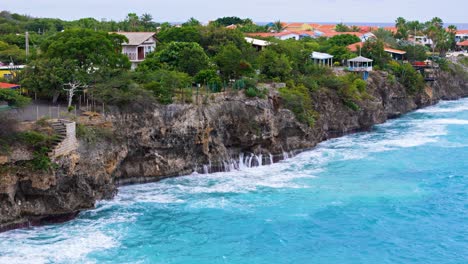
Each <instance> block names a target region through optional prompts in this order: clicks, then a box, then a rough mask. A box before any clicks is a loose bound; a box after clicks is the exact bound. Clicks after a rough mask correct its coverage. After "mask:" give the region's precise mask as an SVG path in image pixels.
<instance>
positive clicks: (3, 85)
mask: <svg viewBox="0 0 468 264" xmlns="http://www.w3.org/2000/svg"><path fill="white" fill-rule="evenodd" d="M20 88H21V85H19V84H13V83H4V82H0V89H2V90H3V89H11V90H16V89H20Z"/></svg>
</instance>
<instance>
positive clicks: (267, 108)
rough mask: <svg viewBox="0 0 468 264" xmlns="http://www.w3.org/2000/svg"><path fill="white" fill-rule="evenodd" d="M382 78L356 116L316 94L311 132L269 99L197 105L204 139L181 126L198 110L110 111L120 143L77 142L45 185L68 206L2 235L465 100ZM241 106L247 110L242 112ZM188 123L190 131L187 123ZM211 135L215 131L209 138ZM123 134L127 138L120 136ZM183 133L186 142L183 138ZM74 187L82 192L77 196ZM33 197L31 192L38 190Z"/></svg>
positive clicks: (465, 90) (459, 94) (464, 90)
mask: <svg viewBox="0 0 468 264" xmlns="http://www.w3.org/2000/svg"><path fill="white" fill-rule="evenodd" d="M380 78H383V77H382V76H380V75H377V74H375V75H374V79H375V80H373V81H372V82H371V85H370V87H369V89H370V90H371V92H372V93H374V95H379V96H381V98H383V99H382V101H381V102H380V103H379V102H373V101H369V102H366V104H363V105H362V106H361V108H362V110H361V111H360V112H354V111H350V110H349V109H347V108H346V107H344V106H343V105H342V103H341V102H340V101H337V100H336V97H334V95H333V94H332V93H330V92H329V91H326V92H325V93H320V94H317V95H316V98H315V99H316V100H317V101H320V102H322V103H321V104H319V105H317V106H316V110H317V111H318V112H320V113H321V114H322V115H323V116H321V118H322V119H319V120H317V124H316V127H315V128H308V127H306V126H304V125H303V124H300V123H298V122H297V120H295V118H294V116H293V115H292V113H291V112H290V111H289V110H284V109H282V108H281V107H279V108H277V109H275V100H277V98H275V96H274V95H272V96H271V97H270V98H269V99H267V100H256V101H251V102H249V104H250V105H248V104H246V103H245V102H242V103H239V102H237V103H236V101H235V100H231V99H230V100H227V101H226V100H222V101H220V102H216V103H215V104H214V105H211V106H206V107H203V111H204V112H203V113H202V115H201V116H202V118H203V120H202V121H203V122H205V123H204V126H202V127H199V131H198V132H200V131H202V132H203V133H205V132H206V131H207V128H210V130H209V132H208V133H205V134H203V135H202V137H201V138H199V137H198V134H197V135H196V136H195V138H194V137H193V135H189V133H187V131H190V130H188V129H187V126H188V125H187V122H188V121H187V120H190V119H191V118H192V119H193V115H192V113H194V112H195V113H197V114H198V115H199V112H198V111H199V110H200V109H197V107H193V106H192V107H190V106H179V108H177V106H168V107H167V108H160V109H156V110H154V111H150V112H149V113H146V114H145V115H133V116H132V115H125V113H123V114H124V117H125V118H123V119H121V120H125V122H123V123H122V124H118V123H117V122H116V120H117V119H120V118H121V117H122V116H119V114H120V115H122V113H121V112H120V113H118V112H116V113H115V114H114V119H113V120H114V124H115V126H116V128H117V129H118V130H119V132H120V133H122V134H123V135H124V136H127V138H125V139H124V141H126V145H125V146H123V145H122V144H117V143H112V144H109V142H104V143H103V144H98V145H95V146H90V145H88V144H82V146H81V148H80V149H79V150H78V155H77V156H78V158H77V156H74V158H70V157H62V158H61V159H60V160H58V162H59V164H60V168H59V169H58V170H57V171H56V172H55V175H54V176H55V177H56V178H57V179H58V180H57V182H58V184H57V185H55V186H54V185H51V186H50V187H49V189H48V190H47V191H50V193H49V194H48V195H56V196H58V197H56V198H57V199H62V197H61V195H65V194H66V193H67V192H71V193H72V195H71V197H72V198H71V200H66V198H63V199H64V200H63V201H62V200H61V202H60V203H57V204H58V205H57V206H59V207H57V208H51V209H48V210H50V211H47V210H42V211H34V209H31V207H29V212H33V213H35V214H36V215H34V216H25V217H23V216H22V217H21V218H19V219H14V220H13V221H10V222H4V223H2V224H0V232H2V231H7V230H11V229H16V228H23V227H29V226H34V225H41V224H47V223H51V222H55V221H57V222H62V221H68V220H71V219H73V218H74V217H76V215H78V213H79V212H80V211H82V210H86V209H89V208H92V207H93V206H94V203H95V202H96V201H97V200H101V199H112V197H113V196H114V195H115V193H116V188H117V187H118V186H123V185H129V184H139V183H147V182H155V181H159V180H161V179H164V178H168V177H176V176H182V175H187V174H190V173H192V172H193V170H196V167H198V168H199V169H200V168H201V167H202V166H201V165H203V164H208V161H209V163H210V164H211V166H212V167H213V168H215V169H213V170H212V171H211V172H218V171H222V169H223V168H225V164H223V162H224V160H228V158H229V159H230V160H236V159H238V158H235V159H232V157H236V155H237V157H238V156H239V155H241V154H242V153H257V154H258V155H261V154H262V153H263V154H264V155H265V156H266V153H269V154H271V155H273V157H274V158H273V159H272V160H273V162H278V161H280V160H283V159H284V154H283V153H284V152H286V153H288V156H291V157H292V156H295V155H297V154H299V153H301V152H304V151H308V150H311V149H313V148H314V147H315V146H316V145H317V144H318V143H320V142H323V141H325V140H328V139H332V138H337V137H341V136H344V135H348V134H352V133H356V132H363V131H368V130H369V129H371V128H372V126H373V125H376V124H381V123H384V122H386V121H387V120H389V119H394V118H398V117H399V116H401V115H403V114H406V113H409V112H412V111H415V110H417V109H421V108H424V107H427V106H431V105H434V104H436V103H438V102H440V100H456V99H460V98H463V97H467V96H468V87H466V86H464V87H452V86H457V84H456V82H455V81H454V80H451V79H448V80H447V84H446V86H444V87H442V86H441V87H432V88H431V89H432V90H431V93H425V94H423V95H422V96H419V97H410V96H408V95H407V94H405V92H404V90H402V87H400V86H398V85H396V86H388V84H386V83H385V82H384V83H382V82H381V81H382V79H380ZM430 95H431V96H432V97H431V96H430ZM385 98H386V99H385ZM392 98H393V99H392ZM382 105H385V107H383V106H382ZM246 108H247V110H245V109H246ZM161 109H162V110H161ZM168 109H169V110H168ZM194 109H195V110H194ZM220 109H224V110H225V112H223V113H221V114H220V113H219V110H220ZM242 109H244V110H242ZM259 109H260V110H259ZM382 109H384V110H382ZM275 110H276V112H275ZM164 111H172V112H171V113H172V115H167V112H164ZM242 111H245V112H242ZM232 113H238V114H239V115H241V116H243V117H245V118H246V119H245V120H255V125H252V124H249V126H247V127H246V128H245V129H247V130H245V129H244V128H242V122H243V123H245V120H243V119H239V120H238V119H236V118H234V117H233V116H232ZM223 114H226V115H227V116H228V117H229V118H231V119H233V120H224V119H223V118H224V117H225V115H223ZM210 115H212V116H210ZM174 116H178V117H179V118H181V117H184V118H185V119H184V118H182V119H183V120H182V121H181V120H178V121H180V122H179V123H177V122H176V123H171V122H175V121H174V118H175V117H174ZM161 117H162V118H161ZM158 118H161V119H158ZM164 118H166V119H164ZM270 118H273V119H274V120H273V121H274V122H273V123H272V124H270V123H271V122H270V121H272V120H269V119H270ZM161 120H163V121H161ZM165 120H169V121H170V122H167V121H165ZM213 120H215V121H216V122H214V121H213ZM219 120H224V122H232V124H237V126H240V128H236V129H238V130H236V129H234V130H229V133H227V135H228V136H226V135H220V133H221V132H226V130H227V129H226V127H227V126H226V124H224V123H222V124H220V122H218V121H219ZM264 121H265V123H266V124H270V126H271V127H270V128H269V129H270V130H268V128H265V129H266V130H265V131H261V133H259V132H258V127H262V128H263V125H264V123H262V122H264ZM210 122H214V123H211V124H212V126H209V125H208V124H210ZM195 123H196V122H195ZM155 124H160V127H161V129H163V128H164V129H167V127H173V128H175V129H179V131H175V132H173V134H171V133H168V132H167V131H166V130H164V131H165V132H164V133H162V135H163V136H165V138H161V137H160V138H161V140H163V141H167V142H168V143H167V145H159V144H161V143H159V142H156V143H157V144H158V145H153V144H156V143H155V141H157V138H158V137H156V136H155V133H159V132H158V131H156V129H155V128H154V126H155ZM161 124H164V125H161ZM188 124H189V125H193V124H192V123H188ZM229 124H230V123H229ZM215 125H217V126H218V127H216V126H215ZM252 126H253V127H252ZM124 127H125V129H124ZM222 129H224V131H222ZM213 130H215V131H217V133H216V134H212V131H213ZM129 131H131V133H130V132H129ZM184 131H185V132H184ZM246 131H247V132H249V131H253V132H254V134H253V135H249V136H248V137H247V136H245V133H246ZM267 132H268V133H267ZM269 132H272V133H271V134H274V133H273V132H276V134H277V135H276V137H273V136H271V135H270V133H269ZM125 133H128V134H126V135H125ZM181 134H183V135H185V136H186V137H185V138H184V137H181ZM258 134H260V136H259V135H258ZM234 135H235V136H238V137H239V138H238V139H239V140H237V139H236V140H237V141H236V140H233V136H234ZM205 136H206V137H205ZM242 136H243V137H242ZM189 140H191V141H189ZM197 140H198V141H197ZM234 143H236V144H237V145H236V144H234ZM275 143H276V144H275ZM285 149H286V150H285ZM142 150H143V151H142ZM207 150H208V151H207ZM184 155H186V156H184ZM161 156H164V158H165V159H164V160H163V161H164V162H159V161H158V159H160V160H162V158H161ZM218 156H219V157H220V159H219V160H220V161H219V162H218V161H216V160H215V159H214V157H218ZM194 164H195V165H194ZM156 168H157V170H156ZM191 170H192V171H191ZM61 184H62V185H64V186H67V185H68V184H76V185H77V186H78V188H75V189H73V190H63V189H62V190H61V189H60V188H63V186H61ZM80 186H81V187H80ZM57 188H59V189H57ZM80 188H81V189H82V190H85V191H84V192H83V191H80ZM34 192H35V193H37V191H34ZM26 197H27V196H26ZM34 203H36V204H37V203H39V204H42V203H44V204H45V203H47V200H42V199H39V200H37V201H33V202H32V203H31V205H33V204H34ZM61 204H65V205H66V208H63V207H60V206H63V205H61ZM15 206H16V205H15ZM0 209H1V208H0ZM7 209H8V208H7ZM15 209H18V210H21V207H19V206H18V207H16V208H15ZM67 210H68V211H67ZM57 212H60V213H57Z"/></svg>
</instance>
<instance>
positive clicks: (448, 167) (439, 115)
mask: <svg viewBox="0 0 468 264" xmlns="http://www.w3.org/2000/svg"><path fill="white" fill-rule="evenodd" d="M467 160H468V99H462V100H459V101H444V102H441V103H439V104H437V105H435V106H431V107H428V108H425V109H421V110H418V111H416V112H413V113H410V114H407V115H404V116H402V117H400V118H398V119H394V120H390V121H388V122H386V123H384V124H381V125H377V126H375V127H374V128H373V129H372V131H370V132H363V133H357V134H352V135H348V136H344V137H341V138H337V139H332V140H329V141H326V142H322V143H321V144H319V145H318V146H317V147H316V148H315V149H313V150H310V151H307V152H303V153H301V154H299V155H297V156H295V157H293V158H290V159H287V160H284V161H281V162H279V163H276V164H273V165H266V166H261V167H256V168H251V169H242V170H239V171H233V172H226V173H215V174H193V175H188V176H184V177H178V178H171V179H166V180H163V181H160V182H157V183H150V184H143V185H133V186H126V187H121V188H120V189H119V193H118V195H117V197H115V199H113V200H111V201H102V202H99V203H98V204H97V206H96V209H94V210H89V211H86V212H82V213H81V214H80V215H79V217H78V218H77V219H75V220H73V221H70V222H67V223H63V224H57V225H49V226H42V227H33V228H29V229H20V230H13V231H9V232H5V233H1V234H0V263H369V264H370V263H372V264H374V263H424V264H429V263H468V191H467V190H468V162H467Z"/></svg>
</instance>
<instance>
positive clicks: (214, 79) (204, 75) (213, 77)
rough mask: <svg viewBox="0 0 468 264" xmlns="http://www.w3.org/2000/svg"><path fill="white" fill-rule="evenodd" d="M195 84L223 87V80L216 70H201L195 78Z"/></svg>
mask: <svg viewBox="0 0 468 264" xmlns="http://www.w3.org/2000/svg"><path fill="white" fill-rule="evenodd" d="M194 81H195V83H198V84H208V85H213V84H215V85H219V86H221V85H222V82H221V78H219V76H218V74H217V73H216V71H215V70H211V69H208V70H201V71H200V72H198V73H197V75H195V77H194Z"/></svg>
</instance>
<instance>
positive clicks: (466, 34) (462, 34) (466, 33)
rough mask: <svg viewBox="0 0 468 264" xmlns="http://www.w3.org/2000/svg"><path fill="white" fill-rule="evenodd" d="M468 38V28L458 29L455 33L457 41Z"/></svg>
mask: <svg viewBox="0 0 468 264" xmlns="http://www.w3.org/2000/svg"><path fill="white" fill-rule="evenodd" d="M467 39H468V30H466V29H465V30H458V31H457V33H456V34H455V42H462V41H464V40H467Z"/></svg>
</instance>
